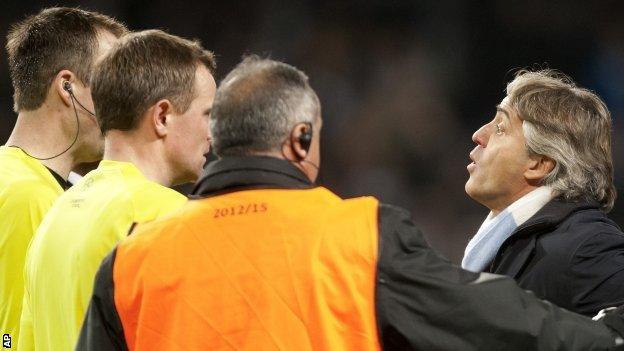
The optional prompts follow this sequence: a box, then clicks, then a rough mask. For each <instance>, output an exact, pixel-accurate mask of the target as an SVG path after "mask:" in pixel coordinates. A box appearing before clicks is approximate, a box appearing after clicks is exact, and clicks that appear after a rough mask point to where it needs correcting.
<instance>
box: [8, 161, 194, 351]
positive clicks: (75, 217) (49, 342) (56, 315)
mask: <svg viewBox="0 0 624 351" xmlns="http://www.w3.org/2000/svg"><path fill="white" fill-rule="evenodd" d="M185 202H186V197H184V196H182V195H180V194H179V193H177V192H176V191H174V190H172V189H169V188H166V187H164V186H162V185H159V184H157V183H155V182H152V181H150V180H148V179H147V178H145V176H143V174H141V172H140V171H139V170H138V169H137V168H136V167H135V166H134V165H133V164H131V163H126V162H116V161H107V160H104V161H102V162H101V163H100V165H99V167H98V168H97V169H95V170H93V171H91V172H89V173H88V174H87V175H86V176H85V177H84V178H82V179H81V180H80V181H79V182H78V183H76V184H75V185H74V186H73V187H72V188H71V189H69V190H68V191H67V192H65V193H64V194H63V195H62V196H61V197H60V198H59V199H58V200H57V201H56V202H55V204H54V206H53V207H52V208H51V209H50V211H49V212H48V214H47V215H46V217H45V218H44V220H43V222H42V223H41V226H40V227H39V229H38V231H37V233H36V235H35V238H34V239H33V241H32V244H31V246H30V248H29V250H28V254H27V257H26V267H25V269H24V281H25V291H24V307H23V311H22V321H21V333H20V338H19V344H18V349H19V350H34V349H36V350H37V351H42V350H53V351H57V350H73V349H74V346H75V344H76V341H77V339H78V333H79V332H80V327H81V325H82V321H83V319H84V315H85V312H86V310H87V307H88V304H89V299H90V297H91V293H92V289H93V278H94V277H95V273H96V272H97V269H98V267H99V266H100V263H101V261H102V259H103V258H104V256H106V254H108V253H109V252H110V251H111V250H112V249H113V247H114V246H115V244H116V243H117V242H118V241H119V240H121V239H122V238H124V237H125V236H126V235H127V233H128V230H129V229H130V227H131V225H132V223H134V222H136V223H141V222H146V221H150V220H153V219H155V218H157V217H160V216H162V215H164V214H166V213H168V212H171V211H173V210H174V209H177V208H178V207H180V206H182V205H183V204H184V203H185Z"/></svg>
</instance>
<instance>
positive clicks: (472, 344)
mask: <svg viewBox="0 0 624 351" xmlns="http://www.w3.org/2000/svg"><path fill="white" fill-rule="evenodd" d="M313 186H314V185H313V184H311V183H310V182H309V181H308V180H307V178H306V177H305V176H304V175H303V174H302V173H301V172H300V171H299V170H297V169H296V168H295V167H293V166H292V165H291V164H290V163H288V162H285V161H282V160H278V159H274V158H267V157H248V158H225V159H222V160H219V161H216V162H214V163H212V164H211V165H209V167H208V169H207V175H206V176H205V177H204V178H203V179H202V180H201V181H200V182H199V184H198V186H197V187H196V190H195V191H194V193H195V196H196V197H198V198H202V197H209V196H214V195H217V194H223V193H231V192H236V191H243V190H246V189H258V188H286V189H293V190H295V189H305V188H310V187H313ZM293 206H297V205H296V204H293ZM301 215H302V216H308V215H309V214H307V213H302V214H301ZM114 265H115V251H113V252H112V253H111V254H110V255H109V256H108V257H107V258H106V259H105V260H104V262H103V263H102V266H101V268H100V271H99V272H98V274H97V276H96V281H95V288H94V293H93V297H92V300H91V303H90V305H89V310H88V313H87V316H86V319H85V322H84V324H83V327H82V331H81V334H80V340H79V342H78V345H77V350H126V349H127V346H126V343H125V339H124V326H123V325H122V323H121V321H120V318H119V315H118V314H117V312H116V306H115V300H114V291H115V284H114V281H113V278H112V276H113V267H114ZM376 267H377V268H376V272H375V277H371V279H375V282H376V283H375V284H376V286H375V300H374V301H373V303H374V305H375V311H374V312H375V320H376V323H377V328H378V338H379V339H378V342H379V344H380V345H381V347H382V349H384V350H507V351H511V350H608V349H612V348H613V347H614V345H615V339H616V337H618V334H617V333H616V332H615V331H614V329H611V328H609V327H607V326H605V324H603V323H602V322H593V321H591V320H590V319H588V318H585V317H583V316H580V315H577V314H574V313H570V312H568V311H565V310H563V309H560V308H558V307H556V306H554V305H552V304H550V303H548V302H543V301H541V300H539V299H537V298H535V297H534V296H533V295H532V294H531V293H528V292H526V291H524V290H522V289H520V288H518V287H517V285H516V284H515V282H514V281H513V280H512V279H510V278H507V277H503V276H498V275H492V274H487V273H482V274H478V273H473V272H468V271H465V270H463V269H461V268H459V267H457V266H454V265H452V264H450V263H449V262H448V261H447V260H446V259H444V258H442V257H441V256H439V255H438V254H437V253H436V252H434V251H433V250H432V249H431V248H430V247H429V245H428V244H427V243H426V241H425V239H424V236H423V235H422V233H421V231H420V230H419V229H418V228H417V227H416V226H415V224H414V223H413V221H412V219H411V216H410V214H409V213H408V212H407V211H405V210H402V209H400V208H397V207H393V206H389V205H380V206H379V209H378V259H377V264H376ZM344 298H345V299H349V298H351V297H350V296H344ZM621 320H622V318H620V317H617V318H615V321H616V322H620V321H621ZM615 329H617V328H615ZM347 332H348V331H347ZM172 337H173V336H172Z"/></svg>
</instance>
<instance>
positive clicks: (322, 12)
mask: <svg viewBox="0 0 624 351" xmlns="http://www.w3.org/2000/svg"><path fill="white" fill-rule="evenodd" d="M53 5H63V6H80V7H81V8H84V9H88V10H95V11H100V12H103V13H105V14H108V15H111V16H114V17H116V18H117V19H119V20H121V21H123V22H125V23H126V24H127V25H128V26H129V28H130V29H132V30H140V29H148V28H160V29H165V30H167V31H168V32H170V33H172V34H176V35H181V36H184V37H188V38H197V39H200V40H201V42H202V43H203V44H204V46H205V47H206V48H209V49H210V50H213V51H214V52H215V53H216V55H217V58H218V65H219V67H218V74H217V77H216V78H217V81H219V80H220V79H221V78H223V77H224V76H225V74H227V72H228V71H229V70H230V69H231V68H233V67H234V65H235V64H236V63H237V62H239V60H240V58H241V56H242V55H243V54H248V53H255V54H260V55H262V56H268V57H271V58H273V59H278V60H282V61H285V62H287V63H290V64H293V65H295V66H297V67H299V68H300V69H302V70H304V71H305V72H306V73H307V74H308V75H309V77H310V80H311V84H312V86H313V87H314V89H315V90H316V91H317V93H318V94H319V97H320V99H321V104H322V109H323V118H324V128H323V134H322V143H323V144H322V145H323V148H322V171H321V183H322V184H323V185H325V186H327V187H328V188H330V189H332V190H334V191H335V192H337V193H338V194H340V195H342V196H358V195H366V194H372V195H375V196H377V197H378V198H379V199H381V200H382V201H384V202H388V203H393V204H397V205H400V206H403V207H405V208H407V209H409V210H410V211H412V213H413V215H414V218H415V221H416V223H417V224H418V225H419V226H420V227H421V228H422V229H423V231H424V232H425V235H426V236H427V239H428V240H429V242H430V243H431V244H432V246H434V247H435V248H437V249H438V250H440V251H441V252H442V253H443V254H444V255H446V256H447V257H448V258H449V259H451V260H452V261H453V262H459V261H460V260H461V257H462V255H463V250H464V247H465V245H466V243H467V242H468V240H469V238H470V237H471V236H472V235H473V234H474V233H475V232H476V230H477V229H478V227H479V225H480V223H481V222H482V221H483V219H484V218H485V216H486V214H487V210H486V209H485V208H484V207H482V206H481V205H479V204H477V203H475V202H473V201H472V200H471V199H469V198H468V197H467V196H466V194H465V193H464V183H465V181H466V179H467V176H468V173H467V171H466V165H467V164H468V163H469V162H470V161H469V159H468V153H469V152H470V150H471V149H472V148H473V147H474V145H473V143H472V141H471V136H472V133H473V132H474V131H475V130H476V129H477V128H478V127H479V126H481V125H482V124H483V123H485V122H486V121H488V120H489V119H491V118H492V117H493V115H494V111H495V109H494V108H495V105H496V104H498V103H499V102H500V100H501V99H502V98H503V97H504V96H505V93H504V88H505V85H506V83H507V82H508V81H509V80H511V79H512V78H513V73H514V72H515V71H517V70H518V69H520V68H526V67H529V68H555V69H558V70H561V71H563V72H564V73H566V74H568V75H570V76H571V77H572V78H573V79H574V80H575V81H577V82H578V83H579V84H580V85H582V86H585V87H588V88H590V89H592V90H594V91H596V92H597V93H598V94H599V95H600V96H601V97H602V98H603V99H604V100H605V101H606V103H607V105H608V106H609V108H610V110H611V112H612V115H613V122H614V132H613V142H614V143H613V150H614V155H613V156H614V163H615V179H616V186H617V188H618V191H619V192H620V193H623V192H624V181H623V180H624V178H623V177H624V162H622V160H623V159H622V156H623V152H622V144H623V136H624V121H623V119H624V23H623V22H622V18H623V17H624V2H622V1H564V0H559V1H543V0H522V1H520V0H512V1H494V0H492V1H468V0H466V1H449V0H424V1H422V0H412V1H407V0H405V1H394V0H373V1H279V0H261V1H208V0H205V1H201V2H200V1H192V2H191V1H188V2H187V1H181V0H177V1H171V0H170V1H160V0H149V1H148V0H92V1H55V2H51V1H35V0H29V1H13V0H11V1H3V4H2V11H0V32H1V33H3V45H4V43H6V38H5V35H6V32H7V30H8V28H9V26H10V24H11V23H13V22H15V21H17V20H20V19H23V18H24V17H25V16H26V15H28V14H32V13H35V12H37V11H39V10H40V9H41V8H43V7H48V6H53ZM0 82H2V83H1V84H0V143H1V144H4V142H5V141H6V139H7V137H8V136H9V133H10V131H11V128H12V126H13V123H14V121H15V113H14V112H13V111H12V105H13V103H12V93H13V92H12V89H11V85H10V80H9V76H8V72H7V62H6V54H5V55H3V58H2V60H0ZM121 88H122V87H120V89H121ZM42 123H45V121H42ZM622 196H623V197H624V195H622ZM312 215H313V214H312ZM611 215H612V217H613V218H614V219H615V220H616V222H618V223H619V224H624V200H622V199H619V201H617V202H616V205H615V209H614V210H613V211H612V214H611Z"/></svg>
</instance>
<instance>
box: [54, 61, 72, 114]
mask: <svg viewBox="0 0 624 351" xmlns="http://www.w3.org/2000/svg"><path fill="white" fill-rule="evenodd" d="M76 81H77V79H76V76H75V75H74V73H73V72H72V71H69V70H66V69H64V70H61V71H59V73H57V74H56V76H55V77H54V79H53V80H52V87H51V88H52V89H53V90H54V91H55V92H56V94H58V96H59V98H60V99H61V101H62V102H63V104H64V105H65V106H67V107H71V106H72V100H71V95H70V94H69V91H67V89H66V87H67V86H69V87H70V89H74V88H75V85H76V84H75V83H76ZM67 82H68V83H69V85H66V84H67Z"/></svg>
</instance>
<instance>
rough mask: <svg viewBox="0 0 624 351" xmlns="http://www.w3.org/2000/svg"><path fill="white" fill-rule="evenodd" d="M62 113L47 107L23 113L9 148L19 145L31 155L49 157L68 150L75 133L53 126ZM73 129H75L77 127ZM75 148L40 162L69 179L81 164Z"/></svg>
mask: <svg viewBox="0 0 624 351" xmlns="http://www.w3.org/2000/svg"><path fill="white" fill-rule="evenodd" d="M60 113H61V112H60V111H49V110H48V109H46V108H45V105H44V107H42V108H39V109H37V110H34V111H25V112H20V113H19V115H18V116H17V121H16V123H15V127H14V128H13V131H12V132H11V136H9V139H8V140H7V143H6V145H7V146H17V147H19V148H21V149H22V150H24V151H25V152H26V153H28V154H29V155H31V156H34V157H37V158H46V157H50V156H54V155H56V154H58V153H59V152H61V151H63V150H64V149H65V148H67V147H68V146H69V145H70V144H71V143H72V139H73V135H72V133H75V130H74V131H70V130H66V129H65V128H64V127H63V126H62V125H60V124H59V126H54V125H53V124H55V121H57V120H59V119H60V117H59V116H58V115H59V114H60ZM73 128H76V126H75V125H74V126H73ZM74 151H75V147H72V148H71V149H70V150H68V151H67V152H65V153H63V154H62V155H59V156H57V157H55V158H53V159H50V160H40V162H41V163H42V164H43V165H44V166H46V167H48V168H50V169H51V170H53V171H54V172H56V173H57V174H58V175H60V176H61V177H63V178H64V179H67V177H68V176H69V172H70V171H71V170H72V169H73V168H74V167H75V166H77V165H78V163H80V162H79V160H77V159H76V156H75V154H74Z"/></svg>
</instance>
